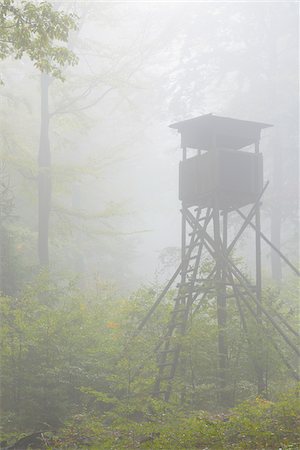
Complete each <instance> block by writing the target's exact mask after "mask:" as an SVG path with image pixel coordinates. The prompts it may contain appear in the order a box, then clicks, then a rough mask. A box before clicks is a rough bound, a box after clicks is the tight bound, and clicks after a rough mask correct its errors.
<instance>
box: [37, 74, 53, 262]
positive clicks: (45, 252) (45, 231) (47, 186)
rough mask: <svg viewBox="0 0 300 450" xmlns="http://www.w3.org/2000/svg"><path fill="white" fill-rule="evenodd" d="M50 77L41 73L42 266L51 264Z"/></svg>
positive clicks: (40, 259) (39, 188)
mask: <svg viewBox="0 0 300 450" xmlns="http://www.w3.org/2000/svg"><path fill="white" fill-rule="evenodd" d="M49 85H50V79H49V75H48V74H46V73H42V74H41V131H40V145H39V154H38V221H39V223H38V256H39V264H40V266H46V267H47V266H49V244H48V241H49V219H50V210H51V152H50V143H49V105H48V93H49Z"/></svg>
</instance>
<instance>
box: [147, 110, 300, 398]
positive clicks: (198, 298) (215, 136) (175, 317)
mask: <svg viewBox="0 0 300 450" xmlns="http://www.w3.org/2000/svg"><path fill="white" fill-rule="evenodd" d="M270 126H271V125H267V124H265V123H259V122H250V121H245V120H237V119H231V118H228V117H220V116H215V115H213V114H207V115H204V116H200V117H196V118H194V119H190V120H185V121H182V122H177V123H174V124H172V125H170V127H171V128H174V129H176V130H177V131H178V132H179V133H180V135H181V146H182V152H183V158H182V161H181V162H180V165H179V198H180V200H181V203H182V207H181V214H182V216H181V220H182V222H181V227H182V233H181V263H180V265H179V267H178V268H177V270H176V271H175V273H174V275H173V276H172V278H171V279H170V281H169V282H168V284H167V286H166V287H165V289H164V290H163V291H162V293H161V295H160V296H159V297H158V298H157V300H156V302H155V303H154V304H153V306H152V307H151V308H150V310H149V312H148V314H147V316H146V317H145V318H144V320H143V321H142V322H141V323H140V325H139V327H138V331H140V330H141V329H142V328H143V327H144V325H145V324H146V323H147V321H148V320H149V318H150V317H151V315H152V314H153V312H154V311H155V309H156V308H157V307H158V305H159V304H160V302H161V301H162V300H163V299H164V298H165V296H166V294H167V292H168V291H169V289H170V288H171V286H172V284H173V283H174V281H175V280H176V279H177V278H178V277H179V276H180V280H179V283H178V284H177V291H176V294H175V297H174V306H173V310H172V313H171V317H170V321H169V323H168V326H167V330H166V333H165V335H164V336H162V338H161V340H160V341H159V343H158V345H157V347H156V351H157V366H158V372H157V377H156V381H155V386H154V388H153V392H152V395H154V396H156V397H161V398H163V399H164V400H166V401H168V400H169V398H170V395H171V392H172V383H173V382H174V378H176V374H177V373H178V370H177V366H180V371H179V372H180V376H181V380H180V383H181V385H182V383H183V393H184V395H186V394H187V392H188V389H189V386H191V385H193V384H194V380H193V381H191V380H189V374H188V373H187V365H186V359H185V356H184V348H183V347H184V344H183V342H184V339H181V338H182V337H184V336H185V335H186V333H187V332H188V331H189V327H190V326H191V323H192V319H193V317H194V316H195V314H196V313H199V314H200V312H201V307H202V305H203V303H204V302H205V301H206V300H207V297H209V298H210V299H213V300H214V301H215V305H216V321H217V325H218V376H217V392H218V396H219V400H220V404H222V405H223V406H230V404H231V401H230V395H231V394H230V382H231V377H230V370H229V356H228V339H227V321H228V311H227V302H229V301H230V302H232V301H234V303H235V305H236V308H237V310H238V312H239V316H240V320H241V326H242V328H243V330H244V333H245V335H246V336H247V342H248V344H249V346H250V349H251V346H252V347H253V344H251V342H250V340H251V338H250V336H249V335H248V327H247V323H246V320H245V314H246V315H248V316H251V317H252V319H253V320H255V321H256V323H257V327H258V330H259V333H261V332H264V333H266V334H267V331H266V329H267V326H268V325H269V324H270V323H271V324H272V325H273V327H274V328H275V329H276V330H277V332H278V333H279V334H280V336H281V338H282V339H283V340H284V341H285V343H286V344H288V345H289V347H290V348H291V349H292V351H293V352H295V354H296V355H298V356H299V357H300V351H299V348H298V347H297V345H296V344H295V342H294V338H295V336H297V337H299V333H297V332H296V331H295V330H293V329H292V328H291V327H290V325H289V324H287V323H286V321H285V320H284V318H282V317H281V316H280V315H279V314H278V312H275V311H270V309H266V307H265V306H264V305H263V303H262V296H261V289H262V279H261V240H262V239H263V240H264V241H265V242H267V243H268V245H270V246H271V247H272V249H273V250H274V251H276V252H277V253H278V254H279V255H280V257H281V258H282V259H283V260H284V261H285V262H286V263H287V264H288V265H289V267H290V268H291V269H292V270H293V271H294V272H295V273H296V274H297V275H298V276H299V275H300V272H299V271H298V270H297V268H295V267H294V266H293V264H291V263H290V262H289V261H288V259H287V258H286V257H285V256H284V255H283V254H282V253H281V252H280V250H278V249H276V247H275V246H274V245H273V244H272V242H270V241H269V240H268V239H267V238H266V236H265V235H264V234H263V233H262V232H261V227H260V205H261V199H262V196H263V193H264V192H265V190H266V187H267V185H268V183H266V184H265V185H264V186H263V158H262V154H261V153H260V152H259V140H260V135H261V131H262V130H263V129H265V128H268V127H270ZM249 146H252V147H253V146H254V152H253V151H251V148H250V147H249ZM190 149H192V150H193V154H192V155H190V154H188V151H189V150H190ZM195 153H196V155H195ZM244 207H247V208H248V210H246V211H245V212H243V211H241V210H240V209H241V208H244ZM232 215H235V216H238V217H239V218H241V219H242V223H241V225H240V228H239V229H238V231H237V232H236V234H235V237H234V238H233V239H232V240H231V241H229V236H228V223H229V219H230V218H231V216H232ZM252 220H253V221H252ZM235 224H236V218H235ZM246 228H252V229H254V231H255V242H254V245H253V248H254V249H255V277H254V280H252V279H249V278H248V277H247V276H245V275H244V274H243V273H242V271H241V270H240V269H239V267H238V266H237V263H236V262H235V260H234V258H232V255H231V254H232V251H233V249H234V247H235V246H236V244H237V242H238V241H239V239H240V238H241V236H242V234H243V233H244V231H245V229H246ZM208 258H210V267H211V270H210V272H209V273H208V272H207V270H205V267H207V261H208ZM203 261H205V264H203ZM284 327H286V328H287V329H284ZM289 333H290V334H293V336H290V335H289ZM277 350H278V348H277ZM256 351H257V352H258V353H259V355H258V360H260V361H262V359H263V358H262V356H261V354H262V350H261V349H257V350H256ZM250 353H251V351H250ZM182 354H183V356H181V355H182ZM252 354H253V351H252ZM285 363H286V366H287V367H288V368H289V370H290V371H291V373H292V375H293V376H294V377H295V378H299V377H298V374H297V371H295V370H293V368H292V366H291V364H290V363H289V362H288V361H286V359H285ZM253 365H254V367H255V371H256V375H257V387H258V393H259V394H263V392H264V386H265V385H266V376H267V375H266V373H267V371H264V366H263V364H261V363H258V362H257V360H256V361H254V362H253ZM177 376H178V375H177ZM191 376H192V375H191ZM183 378H185V380H183Z"/></svg>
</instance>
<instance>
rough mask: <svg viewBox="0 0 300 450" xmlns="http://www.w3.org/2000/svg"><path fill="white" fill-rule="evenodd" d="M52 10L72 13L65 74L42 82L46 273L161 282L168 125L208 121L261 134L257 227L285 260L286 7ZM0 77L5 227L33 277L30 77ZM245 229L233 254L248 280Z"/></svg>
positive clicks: (168, 194) (169, 246)
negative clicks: (262, 185) (72, 59)
mask: <svg viewBox="0 0 300 450" xmlns="http://www.w3.org/2000/svg"><path fill="white" fill-rule="evenodd" d="M53 4H54V5H55V7H56V8H57V9H63V10H65V11H68V12H73V13H75V14H77V15H78V17H79V19H78V20H79V27H78V30H76V31H74V32H72V35H71V39H70V41H69V44H68V45H69V48H70V49H71V50H72V51H74V53H75V54H76V55H77V56H78V64H77V65H75V66H73V67H67V68H66V69H65V70H64V78H65V80H64V81H63V82H62V81H60V80H54V79H53V80H51V83H50V86H49V112H50V129H49V141H50V148H51V155H52V156H51V158H52V169H51V172H52V202H51V215H50V237H49V252H50V267H51V268H52V270H53V271H54V272H55V273H62V272H63V273H69V274H77V276H78V280H79V282H80V284H81V285H82V286H85V285H87V284H89V283H92V284H93V283H95V284H96V283H97V280H98V281H101V282H109V283H113V284H116V286H118V287H120V288H121V289H123V290H124V289H125V290H133V289H136V288H137V287H139V286H140V285H141V284H150V285H155V286H157V285H160V284H163V283H164V282H165V281H166V280H167V279H168V278H169V277H170V275H171V274H172V272H173V271H174V270H175V268H176V266H177V264H178V262H179V254H180V245H181V244H180V239H181V237H180V236H181V231H180V227H181V217H180V207H181V206H180V202H179V200H178V164H179V160H180V158H181V150H180V136H179V134H177V132H176V131H175V130H172V129H170V128H169V125H170V124H171V123H173V122H176V121H179V120H185V119H189V118H192V117H196V116H200V115H202V114H207V113H214V114H217V115H223V116H227V117H234V118H238V119H245V120H253V121H258V122H259V121H261V122H265V123H270V124H272V125H273V127H272V128H268V129H267V130H265V131H263V133H262V140H261V150H262V152H263V155H264V173H265V175H264V177H265V180H269V181H270V185H269V187H268V189H267V192H266V194H265V196H264V199H263V205H262V230H263V231H264V233H265V234H266V235H267V236H269V237H271V239H272V241H273V243H274V244H275V245H276V246H278V247H279V248H280V249H281V250H282V251H283V252H284V253H285V254H287V255H288V256H289V258H290V259H291V260H292V261H293V262H294V263H295V264H296V263H297V261H298V254H297V237H298V234H297V233H298V230H297V214H298V212H297V208H298V201H297V198H298V178H299V176H298V50H299V49H298V23H297V20H298V18H297V14H298V12H297V11H298V6H297V4H296V3H294V2H261V3H257V2H248V3H247V2H246V3H243V2H239V3H235V2H233V3H230V2H224V3H223V2H221V3H220V2H216V3H214V2H174V3H172V2H121V3H114V2H111V3H108V2H97V1H94V2H90V1H84V2H80V1H75V2H73V1H67V2H66V1H61V2H53ZM1 78H2V80H3V82H4V84H3V86H1V107H0V108H1V110H0V114H1V133H0V134H1V137H0V139H1V151H2V154H3V161H4V163H5V167H6V169H5V170H6V171H7V172H8V173H9V176H10V185H11V191H12V193H13V202H14V205H15V206H14V211H13V215H14V216H16V218H17V219H16V221H13V222H12V223H11V225H10V227H11V229H12V231H13V232H16V233H17V235H18V244H17V258H18V260H19V261H22V264H23V263H26V264H25V265H27V270H29V271H30V268H31V269H32V270H33V271H34V270H35V269H34V268H35V267H36V266H37V265H38V255H37V247H36V246H37V244H36V242H37V230H38V215H37V192H36V176H37V153H38V145H39V135H40V121H41V115H40V102H41V85H40V74H39V72H38V70H37V69H35V68H34V67H33V64H32V62H31V61H30V60H29V58H28V59H26V57H25V58H23V59H21V60H14V59H6V60H4V61H2V62H1ZM238 224H239V222H233V223H231V224H230V226H231V227H233V228H234V227H238V226H239V225H238ZM251 233H252V231H251V230H250V231H249V234H245V236H244V238H243V240H242V243H241V244H240V246H239V247H240V248H239V252H238V253H239V256H241V257H242V258H245V261H246V264H247V265H248V267H249V269H248V270H250V271H251V270H252V268H253V257H254V256H253V245H254V244H253V241H252V240H251V239H252V237H251V239H250V234H251ZM271 259H272V258H271V253H270V249H269V248H268V247H267V246H266V247H265V246H263V272H264V274H265V276H266V277H271V276H273V278H275V279H276V278H277V279H278V278H280V276H281V275H280V272H281V270H283V277H287V276H288V272H287V271H286V268H285V267H281V263H280V262H279V260H278V258H276V256H274V257H273V260H271ZM20 264H21V262H20ZM22 276H23V275H22ZM26 276H27V275H24V277H25V278H26Z"/></svg>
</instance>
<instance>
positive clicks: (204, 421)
mask: <svg viewBox="0 0 300 450" xmlns="http://www.w3.org/2000/svg"><path fill="white" fill-rule="evenodd" d="M272 292H273V291H272ZM273 294H274V292H273ZM273 294H272V295H273ZM269 295H270V294H269ZM154 297H155V292H154V290H153V289H146V288H143V289H140V290H139V291H137V292H136V293H135V294H134V295H132V297H131V298H129V299H124V298H120V297H119V296H118V295H117V294H116V292H114V290H113V289H112V287H110V286H108V285H105V284H103V285H99V286H98V291H97V293H96V294H95V293H91V292H88V291H87V292H85V293H83V292H82V291H80V290H79V289H77V288H76V283H75V281H74V280H69V281H67V280H66V279H65V278H63V277H62V278H61V279H58V280H56V281H55V282H54V281H53V280H52V279H51V278H50V277H49V273H48V272H47V271H45V272H44V273H41V274H40V275H39V277H38V278H37V279H36V280H35V281H34V282H32V283H31V284H28V285H27V287H26V289H24V291H23V293H22V294H20V296H19V297H18V298H13V297H2V298H1V324H2V327H1V355H2V356H1V369H2V370H1V380H0V381H1V386H2V389H1V405H2V427H3V432H4V435H5V434H7V433H14V436H16V433H18V432H19V431H23V432H28V433H30V432H32V430H36V429H38V430H40V429H44V430H48V429H49V427H50V429H51V430H55V429H57V428H59V427H60V428H61V432H59V433H58V434H57V433H55V434H53V433H52V435H51V433H50V434H48V435H47V436H48V437H47V439H48V441H47V442H49V446H53V448H85V446H92V447H91V448H93V446H94V448H104V449H105V448H153V449H155V448H160V449H165V450H167V449H168V448H170V449H171V448H185V449H188V448H190V449H193V448H203V449H204V448H216V449H218V448H220V449H222V448H241V449H242V448H245V449H247V448H249V449H250V448H252V449H253V448H257V449H260V448H261V449H263V448H270V449H271V448H276V447H274V446H275V445H277V443H278V448H279V446H281V447H282V448H287V446H288V445H294V444H295V443H296V442H298V440H299V433H298V429H297V427H298V428H299V397H297V395H295V394H296V393H295V391H294V392H293V393H288V394H286V396H283V397H281V398H280V399H279V400H278V401H276V402H271V401H266V400H263V399H261V398H257V399H255V382H256V378H255V370H253V368H252V369H251V358H250V357H249V356H248V351H249V350H248V348H247V346H246V345H245V342H244V341H245V339H244V337H243V334H241V330H240V324H239V321H238V319H237V313H236V311H235V309H234V308H233V307H232V308H231V307H229V309H228V314H229V315H228V317H230V327H231V329H230V334H231V335H232V342H231V341H230V354H231V358H232V359H231V360H230V361H231V365H230V374H231V375H230V376H231V377H232V379H233V381H232V385H233V386H235V389H236V402H237V403H239V402H240V401H241V400H245V398H249V396H252V398H253V400H248V401H246V402H245V401H244V402H243V403H241V404H240V405H239V406H238V407H237V408H236V409H234V410H232V412H230V413H228V411H225V415H223V414H220V411H219V412H218V413H216V411H218V410H217V396H216V379H215V373H216V361H217V349H216V332H217V328H216V319H215V315H214V307H213V299H208V300H207V302H206V303H204V304H203V305H202V310H201V314H199V315H198V316H197V317H195V318H194V320H193V324H192V327H191V333H190V334H189V335H188V336H186V337H185V338H184V339H183V340H182V345H183V349H184V351H185V353H186V355H187V357H186V363H187V371H186V376H187V379H186V380H185V381H183V380H182V379H181V378H180V376H177V378H176V380H175V384H174V398H173V401H172V402H171V403H169V404H166V403H164V402H163V401H161V400H158V399H153V398H151V396H150V395H149V394H150V392H151V390H152V387H153V383H154V379H155V375H156V370H157V367H156V361H155V357H154V354H153V348H154V347H155V346H156V345H157V343H158V342H159V338H160V336H162V335H163V332H164V330H165V327H166V323H167V321H168V318H169V312H170V309H171V307H172V303H171V301H170V299H167V300H166V304H165V305H162V306H161V307H160V308H159V310H158V311H156V312H155V314H154V316H153V318H152V320H151V321H150V322H148V323H147V324H146V325H145V327H144V329H143V332H142V333H140V334H139V335H135V334H134V331H135V330H136V329H137V324H138V323H139V322H140V321H141V319H142V318H143V317H144V316H145V313H146V311H148V310H149V307H150V306H151V305H152V303H153V301H154ZM248 322H249V325H250V326H249V329H250V330H251V327H252V324H251V323H250V321H248ZM255 332H256V329H255V328H253V330H252V333H253V335H254V334H255ZM199 344H200V345H199ZM267 351H268V353H269V368H270V369H272V370H273V367H274V373H273V374H272V376H270V377H269V382H270V383H271V384H272V390H271V391H270V392H271V393H272V394H273V397H274V395H275V394H276V389H275V386H276V383H278V380H279V381H280V383H279V388H277V391H278V390H279V389H280V386H281V378H282V377H283V376H284V371H283V369H281V370H280V371H279V373H278V371H276V370H275V368H276V364H277V366H278V361H279V360H278V356H277V360H276V355H275V352H274V354H271V351H270V350H269V349H267ZM251 370H252V371H251ZM178 373H179V374H180V370H179V371H178ZM286 375H287V373H286V372H285V377H286ZM183 385H185V387H186V394H187V395H186V403H185V404H184V405H179V403H178V402H177V399H178V398H179V397H180V392H181V389H182V386H183ZM231 387H232V386H231V385H230V389H231ZM203 409H207V410H209V411H210V412H207V413H204V412H203ZM72 416H73V419H71V417H72ZM225 419H226V421H225ZM64 423H65V425H64V426H63V424H64ZM15 440H16V437H14V441H15ZM291 448H293V447H291ZM295 448H297V447H295Z"/></svg>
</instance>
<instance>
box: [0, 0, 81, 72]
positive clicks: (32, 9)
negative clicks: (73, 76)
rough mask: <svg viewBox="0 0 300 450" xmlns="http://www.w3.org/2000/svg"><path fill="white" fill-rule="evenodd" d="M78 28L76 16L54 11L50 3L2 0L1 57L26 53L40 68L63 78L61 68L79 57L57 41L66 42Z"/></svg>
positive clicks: (0, 6)
mask: <svg viewBox="0 0 300 450" xmlns="http://www.w3.org/2000/svg"><path fill="white" fill-rule="evenodd" d="M75 29H76V16H75V15H74V14H66V13H64V12H61V11H55V9H54V8H53V6H52V5H51V4H50V3H48V2H41V3H39V4H36V3H34V2H30V1H21V2H17V1H15V0H3V1H2V2H1V4H0V59H4V58H7V57H8V56H13V57H14V58H15V59H20V58H22V57H23V55H24V54H27V55H28V56H29V58H30V59H31V60H32V61H33V62H34V65H35V67H36V68H37V69H39V70H40V71H42V72H48V73H50V74H51V75H52V76H53V77H55V78H60V79H63V76H62V71H61V68H62V67H63V66H65V65H69V64H71V65H74V64H76V63H77V58H76V56H75V55H74V53H73V52H72V51H70V50H69V49H68V48H66V47H65V46H61V45H58V44H57V43H58V42H63V43H66V42H67V41H68V37H69V32H70V31H71V30H75Z"/></svg>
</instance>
